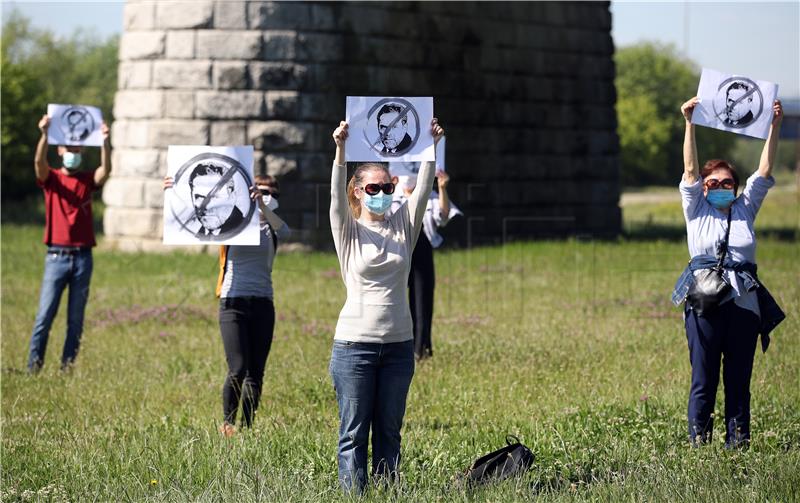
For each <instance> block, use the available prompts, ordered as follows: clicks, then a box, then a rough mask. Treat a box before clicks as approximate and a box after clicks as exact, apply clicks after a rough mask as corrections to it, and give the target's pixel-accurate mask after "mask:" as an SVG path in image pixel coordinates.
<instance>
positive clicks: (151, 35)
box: [119, 31, 166, 61]
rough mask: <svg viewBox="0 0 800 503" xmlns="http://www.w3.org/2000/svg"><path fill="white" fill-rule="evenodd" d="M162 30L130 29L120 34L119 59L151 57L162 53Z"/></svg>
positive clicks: (164, 35)
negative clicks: (130, 30)
mask: <svg viewBox="0 0 800 503" xmlns="http://www.w3.org/2000/svg"><path fill="white" fill-rule="evenodd" d="M165 39H166V34H165V33H164V32H163V31H132V32H127V33H125V34H123V35H122V38H121V39H120V42H119V59H120V61H127V60H131V59H153V58H160V57H161V56H163V55H164V41H165Z"/></svg>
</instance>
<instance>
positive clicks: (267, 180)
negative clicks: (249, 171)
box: [253, 175, 281, 192]
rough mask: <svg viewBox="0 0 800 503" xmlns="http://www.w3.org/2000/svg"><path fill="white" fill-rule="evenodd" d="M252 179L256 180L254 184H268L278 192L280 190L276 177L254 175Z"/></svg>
mask: <svg viewBox="0 0 800 503" xmlns="http://www.w3.org/2000/svg"><path fill="white" fill-rule="evenodd" d="M253 180H254V181H255V182H256V185H269V186H270V187H274V188H275V190H277V191H278V192H280V191H281V186H280V184H279V183H278V179H277V178H275V177H274V176H272V175H256V176H255V177H254V178H253Z"/></svg>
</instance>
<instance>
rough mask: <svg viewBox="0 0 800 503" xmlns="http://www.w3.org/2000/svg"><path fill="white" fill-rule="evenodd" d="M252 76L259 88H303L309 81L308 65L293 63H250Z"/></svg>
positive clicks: (256, 86) (254, 83) (254, 84)
mask: <svg viewBox="0 0 800 503" xmlns="http://www.w3.org/2000/svg"><path fill="white" fill-rule="evenodd" d="M250 78H251V80H252V82H253V87H254V88H257V89H265V90H266V89H302V88H304V87H305V86H306V84H307V82H308V67H306V66H304V65H295V64H292V63H262V62H252V63H250Z"/></svg>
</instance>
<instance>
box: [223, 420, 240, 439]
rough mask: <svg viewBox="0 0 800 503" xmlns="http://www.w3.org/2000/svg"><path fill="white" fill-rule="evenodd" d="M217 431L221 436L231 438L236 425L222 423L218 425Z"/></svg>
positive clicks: (234, 432)
mask: <svg viewBox="0 0 800 503" xmlns="http://www.w3.org/2000/svg"><path fill="white" fill-rule="evenodd" d="M219 432H220V433H222V436H223V437H225V438H231V437H232V436H233V435H235V434H236V427H235V426H234V425H232V424H231V423H222V424H221V425H219Z"/></svg>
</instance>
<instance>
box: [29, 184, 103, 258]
mask: <svg viewBox="0 0 800 503" xmlns="http://www.w3.org/2000/svg"><path fill="white" fill-rule="evenodd" d="M36 183H37V184H38V185H39V187H41V188H42V189H43V190H44V207H45V225H44V239H43V240H42V241H44V243H45V244H46V245H48V246H49V245H58V246H79V247H85V246H94V245H95V241H94V222H93V221H92V192H94V191H95V190H97V188H98V187H97V184H95V183H94V171H81V172H78V173H76V174H74V175H72V176H69V175H65V174H64V173H62V172H61V170H60V169H53V168H50V173H48V175H47V178H46V179H45V181H44V182H41V181H39V180H38V179H37V180H36Z"/></svg>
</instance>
